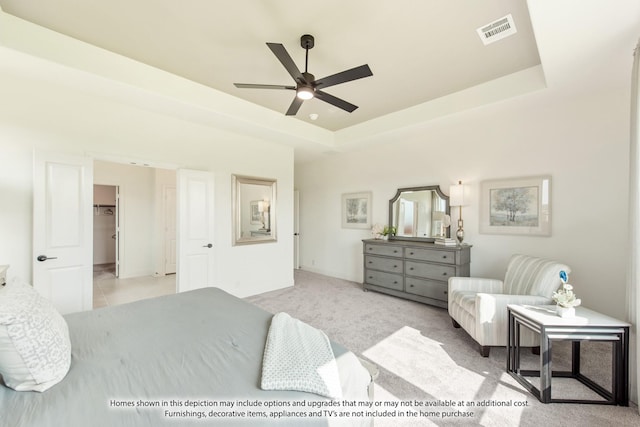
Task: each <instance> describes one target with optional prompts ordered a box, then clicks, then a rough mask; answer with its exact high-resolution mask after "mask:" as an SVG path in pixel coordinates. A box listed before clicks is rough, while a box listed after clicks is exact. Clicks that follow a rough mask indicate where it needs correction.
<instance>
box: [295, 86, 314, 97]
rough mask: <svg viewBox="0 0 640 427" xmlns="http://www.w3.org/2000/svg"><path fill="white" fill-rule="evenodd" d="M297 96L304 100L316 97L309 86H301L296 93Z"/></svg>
mask: <svg viewBox="0 0 640 427" xmlns="http://www.w3.org/2000/svg"><path fill="white" fill-rule="evenodd" d="M296 96H297V97H298V98H300V99H304V100H307V99H311V98H313V97H314V92H313V88H311V87H309V86H301V87H299V88H298V90H297V91H296Z"/></svg>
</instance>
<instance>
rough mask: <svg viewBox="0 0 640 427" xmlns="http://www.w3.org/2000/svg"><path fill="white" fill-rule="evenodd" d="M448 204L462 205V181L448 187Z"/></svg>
mask: <svg viewBox="0 0 640 427" xmlns="http://www.w3.org/2000/svg"><path fill="white" fill-rule="evenodd" d="M449 206H464V185H462V181H458V183H457V184H455V185H452V186H451V187H449Z"/></svg>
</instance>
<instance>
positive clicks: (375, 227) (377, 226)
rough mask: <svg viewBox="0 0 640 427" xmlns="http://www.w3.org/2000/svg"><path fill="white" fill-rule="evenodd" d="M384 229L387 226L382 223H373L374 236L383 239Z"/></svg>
mask: <svg viewBox="0 0 640 427" xmlns="http://www.w3.org/2000/svg"><path fill="white" fill-rule="evenodd" d="M384 229H385V226H384V225H382V224H380V223H376V224H373V227H371V234H372V235H373V238H374V239H376V240H380V239H382V232H383V231H384Z"/></svg>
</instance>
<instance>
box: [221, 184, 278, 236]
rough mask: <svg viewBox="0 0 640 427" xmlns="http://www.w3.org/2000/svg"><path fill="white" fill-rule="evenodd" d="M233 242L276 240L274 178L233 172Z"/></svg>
mask: <svg viewBox="0 0 640 427" xmlns="http://www.w3.org/2000/svg"><path fill="white" fill-rule="evenodd" d="M232 188H233V244H234V245H246V244H253V243H268V242H275V241H277V235H276V180H275V179H268V178H256V177H250V176H241V175H232Z"/></svg>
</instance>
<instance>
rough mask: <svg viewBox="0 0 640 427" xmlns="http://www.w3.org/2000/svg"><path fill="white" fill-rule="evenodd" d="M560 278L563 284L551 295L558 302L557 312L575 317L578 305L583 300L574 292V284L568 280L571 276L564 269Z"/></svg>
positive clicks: (560, 314)
mask: <svg viewBox="0 0 640 427" xmlns="http://www.w3.org/2000/svg"><path fill="white" fill-rule="evenodd" d="M560 280H561V281H562V286H560V288H558V290H557V291H555V292H554V293H553V296H552V297H551V298H552V299H553V300H554V301H555V302H556V304H557V305H556V313H557V314H558V316H560V317H574V316H575V315H576V309H575V308H576V307H577V306H579V305H580V304H581V303H582V301H580V299H579V298H576V294H575V293H574V292H573V286H571V285H570V284H569V283H567V282H568V280H569V277H568V276H567V272H566V271H564V270H561V271H560Z"/></svg>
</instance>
